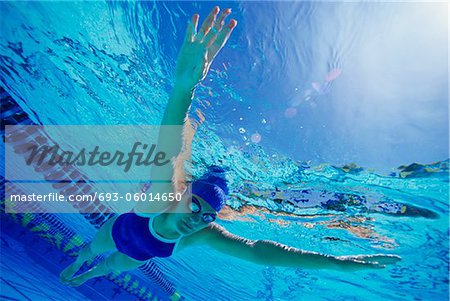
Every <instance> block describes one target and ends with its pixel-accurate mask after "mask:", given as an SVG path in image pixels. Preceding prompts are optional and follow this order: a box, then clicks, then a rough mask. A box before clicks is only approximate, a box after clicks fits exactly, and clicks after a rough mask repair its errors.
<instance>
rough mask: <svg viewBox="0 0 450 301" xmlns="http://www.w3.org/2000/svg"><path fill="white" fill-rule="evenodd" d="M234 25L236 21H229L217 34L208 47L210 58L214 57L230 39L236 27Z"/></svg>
mask: <svg viewBox="0 0 450 301" xmlns="http://www.w3.org/2000/svg"><path fill="white" fill-rule="evenodd" d="M236 25H237V21H236V20H234V19H231V21H230V22H229V23H228V25H227V26H226V27H225V28H224V29H222V30H221V31H220V32H219V33H218V34H217V37H216V38H215V40H214V42H213V43H212V45H211V47H210V52H211V53H210V56H211V57H215V56H216V54H217V53H218V52H219V51H220V49H222V47H223V46H224V45H225V43H226V42H227V41H228V39H229V38H230V35H231V33H232V32H233V29H234V28H235V27H236Z"/></svg>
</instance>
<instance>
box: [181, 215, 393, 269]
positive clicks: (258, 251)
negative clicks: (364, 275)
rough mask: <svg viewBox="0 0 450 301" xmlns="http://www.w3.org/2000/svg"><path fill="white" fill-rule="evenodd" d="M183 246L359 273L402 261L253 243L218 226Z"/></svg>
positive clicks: (265, 262) (272, 262) (254, 259)
mask: <svg viewBox="0 0 450 301" xmlns="http://www.w3.org/2000/svg"><path fill="white" fill-rule="evenodd" d="M180 243H181V244H180V246H179V247H178V251H181V250H183V249H184V248H186V247H189V246H194V245H201V244H206V245H209V246H211V247H213V248H214V249H216V250H217V251H219V252H221V253H224V254H227V255H230V256H233V257H237V258H240V259H243V260H246V261H249V262H252V263H256V264H261V265H269V266H270V265H271V266H284V267H299V268H308V269H333V270H339V271H355V270H361V269H380V268H384V267H385V265H386V264H393V263H396V262H398V261H400V260H401V258H400V257H399V256H396V255H381V254H375V255H354V256H332V255H326V254H321V253H316V252H310V251H305V250H301V249H297V248H294V247H290V246H287V245H283V244H280V243H278V242H275V241H270V240H249V239H246V238H244V237H240V236H237V235H234V234H232V233H230V232H228V231H227V230H226V229H225V228H223V227H222V226H219V225H218V224H215V223H212V224H211V225H209V226H208V227H207V228H205V229H203V230H201V231H200V232H198V233H195V234H193V235H191V236H188V237H186V238H184V239H183V240H182V241H181V242H180Z"/></svg>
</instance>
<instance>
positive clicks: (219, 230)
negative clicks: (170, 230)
mask: <svg viewBox="0 0 450 301" xmlns="http://www.w3.org/2000/svg"><path fill="white" fill-rule="evenodd" d="M227 233H229V232H228V231H227V230H226V229H225V228H224V227H222V226H220V225H218V224H216V223H211V224H209V225H208V227H206V228H204V229H202V230H200V231H198V232H195V233H192V234H190V235H187V236H183V237H182V238H181V239H180V241H179V242H178V244H179V245H178V247H177V252H179V251H181V250H183V249H185V248H187V247H190V246H195V245H202V244H211V243H214V241H216V240H220V239H221V236H223V235H226V234H227Z"/></svg>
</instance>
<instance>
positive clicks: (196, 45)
mask: <svg viewBox="0 0 450 301" xmlns="http://www.w3.org/2000/svg"><path fill="white" fill-rule="evenodd" d="M218 13H219V7H218V6H216V7H214V8H213V10H212V11H211V13H210V14H209V15H208V17H207V18H206V20H205V21H204V22H203V24H202V27H201V28H200V30H199V31H198V32H197V25H198V19H199V15H197V14H195V15H193V16H192V19H191V21H190V22H189V24H188V28H187V30H186V37H185V39H184V43H183V46H182V47H181V50H180V54H179V56H178V61H177V65H176V69H175V85H176V87H180V88H182V89H184V90H193V89H194V88H195V86H196V85H197V84H199V83H200V81H202V80H203V79H204V78H205V77H206V74H207V73H208V70H209V67H210V66H211V63H212V61H213V60H214V58H215V57H216V55H217V53H219V51H220V49H222V47H223V46H224V45H225V43H226V42H227V40H228V38H229V37H230V35H231V32H232V31H233V29H234V28H235V27H236V25H237V21H236V20H234V19H232V20H231V21H230V22H229V23H228V25H227V26H225V27H224V24H225V18H226V17H227V16H228V15H229V14H230V13H231V9H226V10H224V11H223V12H222V13H221V15H220V16H219V18H218V19H217V20H216V17H217V14H218Z"/></svg>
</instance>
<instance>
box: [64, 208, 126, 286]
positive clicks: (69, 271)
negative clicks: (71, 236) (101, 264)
mask: <svg viewBox="0 0 450 301" xmlns="http://www.w3.org/2000/svg"><path fill="white" fill-rule="evenodd" d="M116 219H117V217H113V218H111V219H109V220H108V221H107V222H106V223H105V224H104V225H103V226H102V227H100V229H98V231H97V233H96V234H95V236H94V239H93V240H92V241H91V242H90V243H89V244H87V245H86V246H85V247H84V248H83V249H81V251H80V252H79V253H78V257H77V258H76V260H75V262H73V263H72V264H71V265H69V266H68V267H67V268H65V269H64V270H63V271H62V272H61V274H60V275H59V280H60V281H61V282H62V283H68V282H69V281H70V279H71V278H72V277H73V275H74V274H75V273H76V272H77V271H78V270H79V269H80V268H81V266H82V265H83V263H85V262H86V261H88V260H90V259H93V258H95V257H96V256H97V255H100V254H102V253H105V252H108V251H111V250H117V249H116V244H115V243H114V240H113V238H112V234H111V233H112V226H113V224H114V222H115V221H116Z"/></svg>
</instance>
